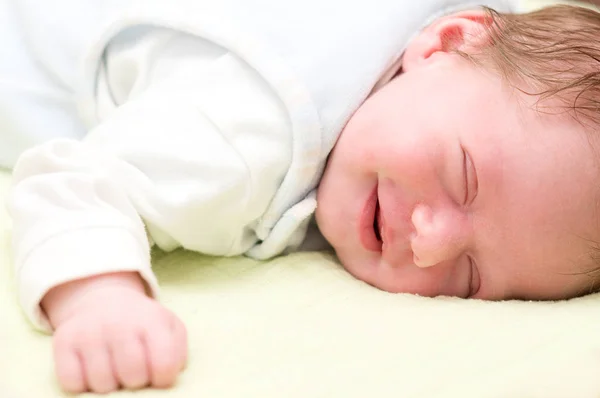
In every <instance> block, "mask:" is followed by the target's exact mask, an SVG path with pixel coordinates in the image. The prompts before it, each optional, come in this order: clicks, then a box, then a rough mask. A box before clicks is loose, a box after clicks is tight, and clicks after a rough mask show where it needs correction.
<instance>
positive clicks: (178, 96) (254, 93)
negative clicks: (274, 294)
mask: <svg viewBox="0 0 600 398" xmlns="http://www.w3.org/2000/svg"><path fill="white" fill-rule="evenodd" d="M169 34H171V35H173V39H172V40H170V39H169V38H168V37H165V35H169ZM154 38H155V39H156V40H154V39H153V37H152V35H150V36H148V37H146V38H145V40H139V41H135V43H134V44H132V45H131V47H127V46H125V47H126V49H125V50H124V51H123V54H124V55H123V56H121V57H118V59H116V60H113V61H114V62H111V60H110V59H109V60H107V62H106V64H107V65H108V66H109V69H110V66H111V65H113V66H114V67H113V68H112V69H110V70H108V71H105V77H104V78H103V79H101V81H104V83H105V85H107V86H109V87H108V88H106V87H105V88H102V87H99V89H98V91H99V92H100V93H102V92H106V93H109V94H110V95H109V94H107V95H105V96H104V97H102V98H99V99H98V107H97V109H96V111H97V113H99V114H101V117H100V119H101V120H100V124H99V125H98V126H97V127H96V128H94V129H93V130H92V131H91V132H90V134H89V136H88V137H87V138H86V139H85V140H84V141H83V142H76V141H71V140H57V141H53V142H50V143H48V144H46V145H43V146H41V147H38V148H34V149H32V150H30V151H28V152H26V153H25V154H24V155H23V156H22V157H21V159H20V160H19V162H18V164H17V166H16V168H15V170H14V172H13V184H14V185H13V189H12V193H11V196H10V199H9V208H10V211H11V215H12V217H13V222H14V229H13V241H14V252H15V267H16V275H17V281H18V292H19V299H20V302H21V305H22V306H23V308H24V310H25V313H26V314H27V315H28V317H29V318H30V320H31V321H32V322H33V323H34V324H35V325H36V326H37V327H38V328H41V329H45V330H48V331H50V330H51V329H52V327H54V329H55V339H54V340H55V359H56V364H57V372H58V374H59V378H60V380H61V383H62V385H63V387H65V388H66V389H69V390H73V391H80V390H81V389H91V390H94V391H109V390H112V389H114V388H116V387H117V385H116V384H115V380H117V381H118V382H120V384H122V385H123V386H128V387H136V386H139V385H142V384H144V380H145V381H146V382H150V381H151V382H152V383H154V384H155V385H166V384H169V382H171V381H173V380H174V376H173V371H172V370H173V369H175V368H177V363H181V361H183V359H181V356H177V355H176V356H175V357H172V358H175V359H173V360H172V361H171V362H170V363H171V365H169V366H170V367H169V368H168V369H163V370H162V371H161V370H160V369H159V370H156V369H154V368H152V367H153V366H155V365H156V363H157V362H155V361H151V363H150V362H148V363H144V364H143V365H142V364H141V362H142V361H137V362H136V363H134V364H131V363H129V364H128V362H127V360H128V359H131V358H134V357H135V355H134V354H135V353H133V354H132V353H131V352H130V351H127V350H138V351H137V352H138V353H139V352H140V350H141V348H140V345H139V344H138V345H137V346H136V345H135V344H132V343H131V341H129V340H127V338H126V337H127V336H129V337H128V338H131V339H134V337H135V339H137V340H136V341H138V340H141V341H143V342H144V343H145V344H146V345H149V344H150V345H152V347H155V348H156V350H158V351H157V352H159V353H161V352H163V351H167V348H165V344H171V348H169V349H168V351H171V352H172V353H177V352H179V351H178V350H179V349H178V348H177V347H180V346H179V344H180V342H181V341H184V336H183V337H182V335H183V333H181V332H179V329H180V327H179V326H180V324H179V323H178V321H175V320H174V316H173V315H172V314H170V313H168V312H167V311H166V310H164V309H163V308H162V307H161V306H160V305H159V304H158V303H157V302H156V301H154V300H152V299H150V298H148V297H147V296H145V295H144V294H143V293H142V290H141V287H140V285H141V284H140V282H139V280H138V279H137V278H139V277H141V280H143V281H144V284H145V288H146V290H147V291H148V293H149V294H150V296H154V295H156V293H157V290H158V288H157V283H156V279H155V277H154V275H153V273H152V271H151V268H150V256H149V252H150V250H149V242H148V238H147V236H146V229H145V225H144V222H145V224H146V226H147V228H148V231H149V232H150V234H151V236H152V238H153V240H154V241H155V242H157V244H159V245H160V246H161V247H162V248H166V249H171V248H175V247H178V246H183V247H186V248H188V249H192V250H196V251H201V252H205V253H209V254H215V255H234V254H240V253H243V252H244V251H245V250H247V249H248V248H250V247H251V246H252V245H253V244H254V242H255V241H256V239H257V238H256V236H255V234H254V233H253V231H252V229H251V225H252V224H253V223H254V222H255V220H257V219H259V218H260V216H261V215H262V214H263V213H264V211H265V209H266V207H267V206H268V204H269V202H270V200H271V199H272V197H273V195H274V193H275V192H276V190H277V188H278V186H279V183H280V181H281V180H282V179H283V176H284V175H285V172H286V171H287V166H288V164H289V153H290V147H291V146H290V143H289V140H290V139H291V138H290V134H287V133H286V132H285V131H282V130H285V129H287V128H288V127H289V126H288V119H287V116H286V113H285V111H284V110H282V108H281V105H280V102H279V101H278V99H277V98H276V97H275V96H274V95H273V94H272V92H270V91H269V88H268V86H267V85H266V84H265V83H264V82H263V81H261V80H260V79H259V78H258V77H257V76H256V75H255V74H253V71H252V69H251V68H249V67H247V66H246V65H245V64H244V63H243V62H241V61H239V60H238V59H236V57H235V56H233V55H231V54H229V53H227V52H226V51H223V50H221V51H220V52H218V51H215V53H216V57H214V58H215V59H214V60H213V61H210V62H209V61H207V60H206V59H203V58H202V57H195V56H190V54H189V53H187V52H186V51H187V48H189V44H190V43H189V42H190V38H189V37H178V36H177V35H176V34H174V33H165V32H163V34H159V35H157V36H155V37H154ZM160 46H162V47H163V48H162V49H167V50H168V51H175V52H177V50H178V49H179V50H180V51H179V58H178V54H175V55H173V56H171V57H170V58H169V59H167V62H164V63H161V60H163V59H164V57H162V58H161V56H160V54H161V51H157V50H162V49H159V48H157V47H160ZM145 48H146V50H144V49H145ZM117 52H118V51H117ZM107 53H109V54H110V53H111V51H108V52H107ZM128 54H129V55H128ZM147 54H152V57H155V59H150V58H151V57H150V56H146V55H147ZM156 54H159V56H157V55H156ZM119 65H121V66H120V67H119ZM120 71H122V73H120ZM132 71H139V75H135V74H132ZM132 76H133V77H132ZM127 79H130V80H127ZM111 80H114V81H116V82H117V83H115V84H111V83H110V81H111ZM107 82H108V83H107ZM119 82H120V83H119ZM127 87H129V88H130V89H126V88H127ZM113 97H114V98H116V99H117V100H116V102H115V103H114V104H112V103H110V101H108V100H107V98H113ZM119 98H121V100H119ZM142 220H143V221H144V222H142ZM40 304H41V305H40ZM42 307H43V309H44V310H45V313H44V312H43V311H42ZM167 326H168V327H167ZM121 328H124V329H121ZM127 331H129V332H127ZM126 332H127V333H126ZM128 333H129V334H128ZM168 333H171V334H170V336H171V338H172V340H169V338H168V337H166V336H167V334H168ZM132 336H133V337H132ZM153 336H154V337H153ZM135 339H134V340H135ZM183 345H184V346H185V342H184V343H183ZM106 347H110V350H109V352H111V355H112V359H113V360H114V361H113V360H110V361H109V359H108V357H107V356H106V352H107V351H106ZM136 347H137V348H136ZM150 351H151V352H150V353H148V354H146V355H147V356H146V360H148V358H152V357H153V355H154V354H152V352H154V351H152V350H150ZM183 351H185V349H183ZM73 353H76V355H75V357H74V356H73ZM156 355H158V354H156ZM158 356H161V357H162V356H163V355H162V354H160V355H158ZM74 358H77V360H78V362H75V359H74ZM87 358H89V360H90V361H91V363H92V364H93V365H91V366H87V361H88V359H87ZM177 358H180V359H179V360H177ZM178 361H179V362H178ZM109 362H110V363H111V364H112V365H111V366H112V368H111V370H112V371H113V373H112V374H113V379H110V377H109V376H107V374H108V370H107V369H108V368H107V366H108V365H106V364H107V363H109ZM77 364H78V365H79V367H77ZM121 366H123V369H125V370H118V369H117V368H118V367H121ZM147 366H151V368H150V370H148V368H147ZM165 366H166V365H165ZM127 369H129V370H127ZM152 369H154V370H152ZM142 371H143V372H146V373H143V372H142ZM127 372H131V375H129V376H123V374H125V373H127ZM153 372H156V373H157V374H162V375H163V376H162V378H161V377H159V376H153ZM114 375H116V376H114ZM82 380H83V381H82ZM127 380H129V381H127ZM156 380H159V381H158V382H157V381H156Z"/></svg>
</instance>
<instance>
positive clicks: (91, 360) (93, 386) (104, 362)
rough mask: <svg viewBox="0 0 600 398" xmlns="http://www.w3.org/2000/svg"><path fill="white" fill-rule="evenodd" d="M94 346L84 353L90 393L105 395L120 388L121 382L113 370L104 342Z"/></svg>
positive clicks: (87, 348) (86, 349)
mask: <svg viewBox="0 0 600 398" xmlns="http://www.w3.org/2000/svg"><path fill="white" fill-rule="evenodd" d="M101 343H102V344H93V345H91V346H88V347H85V350H84V351H83V353H82V354H83V362H84V369H85V372H86V378H87V384H88V388H89V390H90V391H93V392H95V393H99V394H105V393H108V392H111V391H115V390H117V389H118V388H119V382H118V380H117V377H116V375H115V371H114V369H113V363H112V358H111V354H110V351H109V349H110V348H109V347H108V345H107V344H105V343H104V341H102V340H101Z"/></svg>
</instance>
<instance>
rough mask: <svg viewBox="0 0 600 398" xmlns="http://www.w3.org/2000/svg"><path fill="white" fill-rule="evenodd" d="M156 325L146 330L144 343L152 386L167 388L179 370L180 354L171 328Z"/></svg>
mask: <svg viewBox="0 0 600 398" xmlns="http://www.w3.org/2000/svg"><path fill="white" fill-rule="evenodd" d="M165 326H166V327H157V328H156V329H154V330H150V331H147V332H146V335H145V343H146V350H147V353H148V359H149V363H150V379H151V380H152V386H153V387H156V388H167V387H170V386H171V385H173V383H174V382H175V379H176V378H177V374H178V373H179V371H180V370H181V365H180V363H179V361H180V356H179V351H178V348H177V347H176V344H175V336H174V335H173V332H172V331H171V328H170V327H169V326H168V324H167V325H165Z"/></svg>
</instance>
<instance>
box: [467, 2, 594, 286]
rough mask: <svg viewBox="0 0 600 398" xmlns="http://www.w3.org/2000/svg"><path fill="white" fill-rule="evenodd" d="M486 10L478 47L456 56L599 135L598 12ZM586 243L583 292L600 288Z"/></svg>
mask: <svg viewBox="0 0 600 398" xmlns="http://www.w3.org/2000/svg"><path fill="white" fill-rule="evenodd" d="M485 10H486V13H487V16H488V20H489V23H488V24H487V25H486V30H487V35H484V39H483V42H478V43H477V44H478V45H477V46H476V50H475V51H472V52H471V51H469V52H468V53H467V52H460V51H459V53H460V54H461V55H462V56H464V57H466V58H468V59H470V60H471V61H473V62H474V63H475V64H477V65H480V66H483V67H486V68H490V67H491V68H492V70H494V71H496V72H498V73H499V74H500V76H502V77H503V78H504V79H505V80H506V81H508V82H509V83H511V86H512V87H514V88H515V89H517V90H519V91H521V92H523V93H525V94H527V95H530V96H534V97H537V101H536V110H538V111H540V112H543V113H561V114H566V115H568V116H570V117H572V118H574V119H575V120H576V121H577V122H579V123H580V124H582V125H583V126H584V127H585V128H586V130H587V131H588V132H589V134H592V135H593V134H598V133H599V132H600V12H598V11H595V10H592V9H588V8H584V7H579V6H568V5H556V6H551V7H546V8H542V9H540V10H537V11H533V12H529V13H524V14H501V13H498V12H496V11H494V10H492V9H489V8H486V9H485ZM547 100H551V101H547ZM599 180H600V178H599ZM591 210H592V211H594V212H596V211H597V209H591ZM590 243H591V244H590V246H591V250H590V259H591V262H592V264H593V265H592V267H591V268H590V269H587V270H584V271H583V273H584V274H587V275H588V276H590V281H591V283H590V285H589V286H588V288H587V289H585V290H586V291H582V292H581V293H582V294H584V293H588V292H592V291H598V290H599V288H600V244H598V243H593V242H590ZM588 261H589V260H588ZM586 262H587V261H586ZM588 264H589V263H588ZM577 273H582V272H577V271H575V272H574V274H577Z"/></svg>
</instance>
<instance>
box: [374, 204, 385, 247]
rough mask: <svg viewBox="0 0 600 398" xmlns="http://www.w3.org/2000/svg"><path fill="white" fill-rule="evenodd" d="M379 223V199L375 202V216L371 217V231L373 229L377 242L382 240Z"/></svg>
mask: <svg viewBox="0 0 600 398" xmlns="http://www.w3.org/2000/svg"><path fill="white" fill-rule="evenodd" d="M382 227H383V226H382V225H381V212H380V211H379V200H378V201H377V203H376V204H375V217H373V231H375V237H376V238H377V240H378V241H379V242H383V238H382V236H383V234H382V232H381V231H382Z"/></svg>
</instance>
